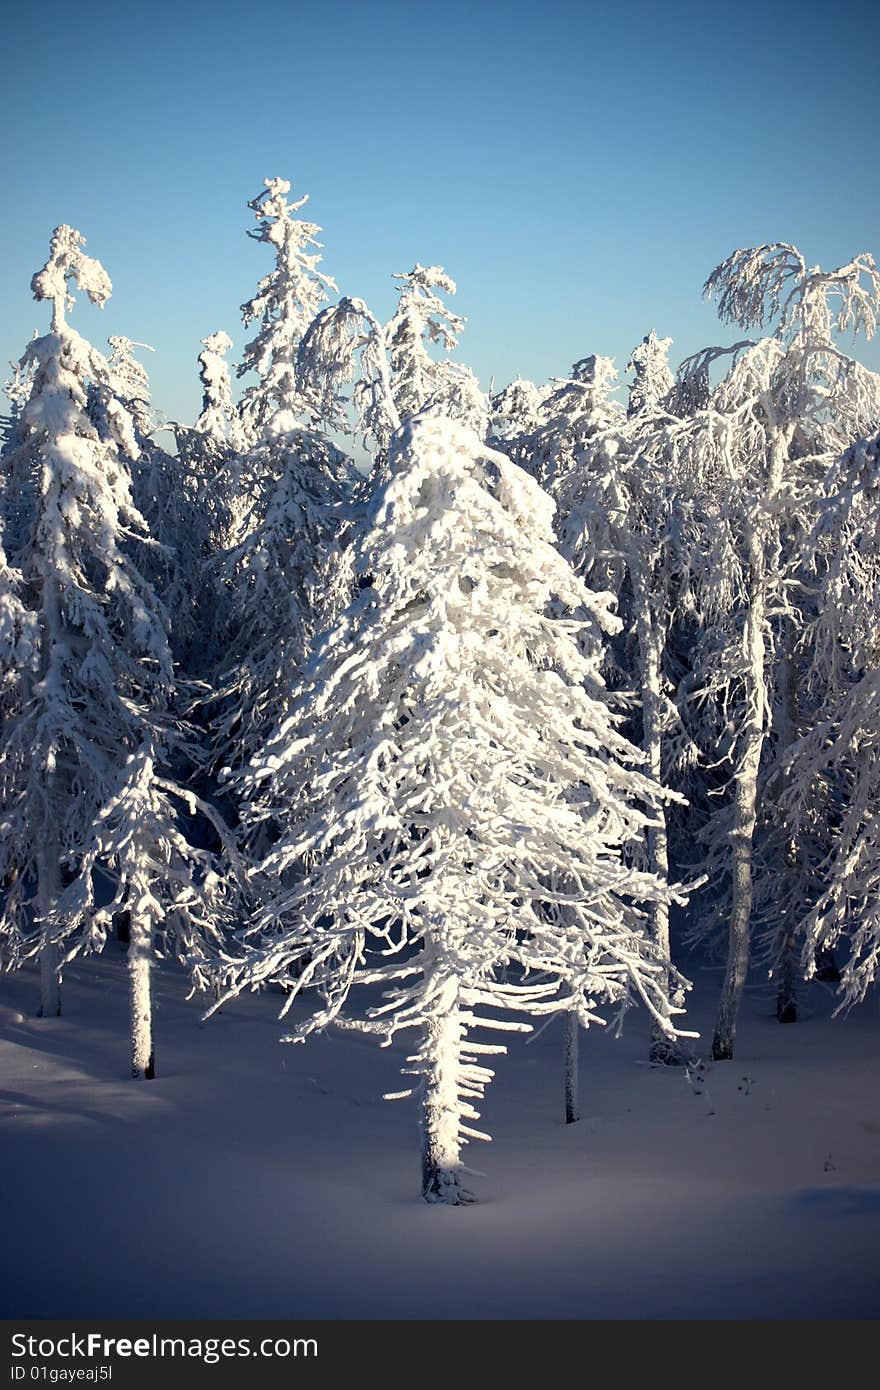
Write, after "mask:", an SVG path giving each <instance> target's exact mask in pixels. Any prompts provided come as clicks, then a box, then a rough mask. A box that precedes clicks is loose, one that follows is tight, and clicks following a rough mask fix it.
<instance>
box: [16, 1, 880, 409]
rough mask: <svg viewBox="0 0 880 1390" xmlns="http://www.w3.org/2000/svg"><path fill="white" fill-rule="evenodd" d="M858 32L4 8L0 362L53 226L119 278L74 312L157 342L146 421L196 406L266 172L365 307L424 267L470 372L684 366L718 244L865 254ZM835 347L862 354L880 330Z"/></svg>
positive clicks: (722, 11)
mask: <svg viewBox="0 0 880 1390" xmlns="http://www.w3.org/2000/svg"><path fill="white" fill-rule="evenodd" d="M878 38H880V19H878V15H877V11H876V10H875V11H874V13H873V14H872V13H871V11H870V10H869V8H868V7H867V6H863V5H861V4H853V3H849V2H848V0H843V2H842V3H838V4H835V5H833V6H832V5H819V4H814V5H811V4H810V3H808V2H807V3H802V4H799V5H795V4H793V3H786V4H782V3H779V0H765V3H754V0H746V3H741V4H738V5H735V6H728V7H725V8H722V7H720V6H716V5H709V4H706V3H704V2H703V0H701V2H700V3H696V2H694V3H692V0H669V3H666V4H662V5H661V4H650V3H646V0H633V2H632V3H630V4H629V5H627V6H626V7H625V8H623V7H618V6H611V5H608V4H603V5H598V4H593V3H591V2H590V0H581V3H578V4H570V3H564V2H563V0H546V2H545V3H542V4H526V3H521V0H508V2H507V3H498V0H488V2H486V0H484V2H483V3H480V0H476V2H475V3H471V4H466V3H461V2H460V0H444V3H442V4H437V5H436V6H429V5H426V4H424V3H411V4H403V3H397V0H373V3H370V2H369V0H362V2H361V3H357V4H355V3H352V2H351V0H325V3H323V4H321V5H314V4H311V5H308V6H306V5H302V4H300V3H299V0H289V3H278V0H263V2H262V3H261V4H260V5H259V6H256V7H245V6H244V5H231V4H228V3H225V0H217V3H214V4H208V3H201V0H199V3H191V2H190V3H188V2H187V0H181V3H178V4H170V3H167V0H159V2H158V3H154V4H152V5H147V6H143V7H140V6H139V7H137V8H133V7H125V8H123V7H122V6H121V5H118V4H116V3H114V4H105V3H100V4H91V5H89V4H86V5H85V6H84V7H82V8H81V9H79V10H74V8H73V7H71V6H70V4H69V3H64V4H60V3H57V2H56V0H46V3H42V4H40V5H35V6H32V7H29V8H27V9H25V8H24V7H19V8H18V9H17V10H15V11H13V12H11V13H10V14H7V17H6V19H5V21H4V27H3V32H2V40H3V47H4V48H5V55H4V62H3V71H2V82H0V111H2V127H0V128H2V130H3V133H4V140H3V144H4V165H5V168H4V178H3V195H2V200H3V217H2V219H0V253H2V255H0V264H2V267H3V272H2V273H3V285H2V302H3V309H4V312H3V315H2V320H0V361H2V362H5V361H6V360H7V359H8V358H10V357H12V356H17V355H18V354H19V353H20V352H21V350H22V349H23V347H24V344H25V343H26V341H27V339H28V338H29V337H30V336H31V334H32V332H33V329H34V328H35V327H38V328H39V329H40V331H41V332H42V331H44V330H45V328H46V326H47V323H48V312H47V310H46V308H45V306H42V305H37V304H35V303H33V301H32V300H31V297H30V293H29V288H28V287H29V282H30V276H31V274H32V273H33V271H34V270H35V269H37V268H38V267H39V266H40V265H41V264H42V263H43V260H44V259H45V254H46V251H47V248H48V239H49V234H50V232H51V229H52V227H53V226H54V225H55V224H56V223H58V222H69V223H71V224H73V225H74V226H76V227H78V228H79V229H80V230H81V231H82V232H83V233H84V234H85V236H86V238H87V250H88V251H89V252H90V254H92V255H95V256H97V257H98V258H99V259H100V260H102V261H103V262H104V264H105V266H106V267H107V269H108V271H109V273H110V275H111V277H112V279H113V282H114V294H113V298H112V299H111V301H110V303H109V304H108V306H107V308H106V309H105V310H104V311H103V313H102V314H101V313H99V312H98V311H97V310H96V309H93V308H92V307H91V306H88V305H84V304H83V303H82V301H81V300H80V301H78V304H77V308H76V309H75V310H74V317H73V322H74V323H75V324H76V326H77V327H78V328H79V330H80V332H82V333H84V334H85V335H86V336H87V337H89V338H91V339H92V341H94V342H96V343H99V344H100V343H103V341H104V340H105V339H106V337H107V335H108V334H109V333H113V332H116V333H126V334H128V336H130V337H132V338H138V339H142V340H145V341H146V342H149V343H152V344H153V345H154V346H155V348H156V349H157V351H156V353H155V354H154V355H152V356H150V358H149V367H150V370H151V375H152V380H153V388H154V397H155V400H156V403H157V405H158V406H159V407H160V408H161V409H163V410H164V411H165V413H166V414H167V415H168V416H169V417H171V418H179V419H183V420H189V419H191V418H193V416H194V414H195V413H196V411H197V409H198V402H199V398H200V394H199V386H198V380H197V373H196V356H197V353H198V351H199V340H200V339H201V338H202V337H204V336H205V335H206V334H207V333H209V332H212V331H214V330H215V329H217V328H225V329H226V331H227V332H228V333H229V334H230V336H231V337H232V339H233V341H234V344H235V348H236V349H240V347H241V345H242V343H243V341H244V331H243V328H242V325H241V322H240V318H239V305H240V304H241V303H242V301H243V300H245V299H246V298H248V297H249V296H250V295H251V294H252V293H253V290H254V287H255V285H256V282H257V280H258V279H259V278H260V276H261V275H263V274H264V273H265V272H266V270H267V269H268V268H269V265H270V257H269V253H268V251H267V249H266V248H264V247H261V246H258V245H257V244H256V243H255V242H253V241H252V240H250V239H248V238H247V237H246V236H245V234H244V233H245V228H246V227H247V226H248V225H252V221H251V218H252V215H251V214H250V212H249V211H248V209H247V207H246V203H247V201H248V199H249V198H252V197H254V196H255V195H256V194H257V193H258V192H259V190H260V188H261V187H262V180H263V178H264V177H266V176H267V175H274V174H278V175H281V176H282V177H285V178H289V179H290V180H291V182H292V184H293V190H294V193H300V192H308V193H310V194H311V201H310V202H309V204H308V209H307V214H308V215H310V216H311V217H312V218H313V219H314V220H315V221H317V222H319V223H320V224H321V225H322V227H323V228H324V233H323V237H322V239H323V241H324V245H325V260H324V266H323V268H324V269H325V270H326V271H327V272H328V273H330V274H332V275H333V276H334V277H335V278H336V280H337V282H338V284H339V288H340V291H341V292H342V293H346V294H353V295H360V296H361V297H363V298H364V299H366V300H367V301H368V303H370V304H371V306H372V307H373V308H374V310H375V311H376V312H377V313H378V314H380V315H384V314H386V313H388V312H389V311H390V309H391V306H392V303H393V297H394V291H393V287H392V282H391V279H390V276H391V274H392V272H394V271H400V270H404V269H407V268H408V267H409V266H411V265H412V264H413V263H414V262H415V261H417V260H418V261H421V262H422V263H423V264H434V263H440V264H442V265H444V266H445V267H446V269H447V270H448V271H449V273H450V274H452V275H453V277H454V278H455V279H456V280H457V282H458V288H459V293H458V297H457V300H456V301H455V308H456V309H457V310H458V311H459V312H460V313H462V314H464V315H465V316H466V317H467V319H468V327H467V330H466V333H465V335H464V336H463V338H462V342H461V346H460V349H459V353H458V356H459V357H460V358H461V359H462V360H463V361H467V362H468V363H469V364H470V365H471V366H472V367H473V368H474V369H475V371H476V372H477V373H478V375H479V376H480V378H481V380H482V381H483V384H484V385H486V386H488V384H489V381H490V378H492V377H493V376H494V378H495V381H496V383H497V384H499V385H500V384H502V383H503V382H504V381H506V380H509V379H510V378H511V377H513V376H515V375H517V374H522V375H524V376H531V377H535V378H537V379H541V380H543V379H546V377H548V376H549V375H551V374H560V373H564V372H565V371H566V370H567V368H568V366H569V364H570V363H571V362H572V361H574V360H575V359H576V358H579V357H582V356H584V355H585V354H587V353H589V352H601V353H605V354H609V355H612V356H614V357H616V358H617V360H618V366H619V367H620V368H621V369H622V368H623V366H624V364H625V362H626V357H627V355H628V352H629V349H630V348H631V347H632V346H633V344H634V343H635V342H636V341H638V340H639V339H640V338H641V337H642V336H643V334H644V333H646V332H647V331H648V329H650V328H656V329H657V331H658V332H660V333H661V334H663V335H666V336H671V337H672V338H673V339H674V346H673V349H672V356H673V359H674V360H675V361H678V360H680V358H682V357H684V356H686V355H687V354H689V353H690V352H692V351H695V350H696V349H697V348H698V347H700V346H702V345H704V344H705V343H708V342H719V341H728V340H729V338H730V335H731V331H730V330H728V329H726V328H724V327H722V326H720V325H718V324H717V320H716V318H715V314H714V311H713V309H712V306H711V305H708V304H705V303H703V302H701V297H700V293H701V286H702V284H703V281H704V280H705V278H706V275H707V274H708V272H709V271H710V270H711V269H712V267H713V266H714V265H715V264H716V263H717V262H718V261H720V260H721V259H723V258H724V257H725V256H726V255H727V254H728V253H729V252H730V251H731V250H732V249H733V248H734V247H736V246H743V245H755V244H758V243H760V242H762V241H775V240H783V241H792V242H794V243H795V244H796V245H797V246H799V247H800V248H801V250H802V251H803V253H804V254H805V256H806V257H807V258H808V259H809V261H810V262H811V263H820V264H822V265H823V266H833V265H837V264H840V263H841V262H843V261H846V260H848V259H849V258H850V256H852V255H853V254H854V253H855V252H857V251H861V250H870V251H873V252H874V254H875V255H876V256H878V257H880V234H878V229H880V216H878V213H880V180H878V160H877V140H878V105H877V101H876V93H875V90H874V89H875V85H876V84H875V73H874V68H875V66H876V65H875V62H874V59H875V56H876V52H877V40H878ZM304 215H306V214H304ZM857 355H859V356H860V357H861V358H862V360H863V361H865V362H867V363H868V364H869V365H871V366H874V367H880V348H878V344H877V342H876V340H875V343H874V344H872V345H870V346H867V347H866V346H865V345H862V346H861V347H859V348H858V349H857ZM232 356H233V359H235V356H236V353H235V351H233V354H232Z"/></svg>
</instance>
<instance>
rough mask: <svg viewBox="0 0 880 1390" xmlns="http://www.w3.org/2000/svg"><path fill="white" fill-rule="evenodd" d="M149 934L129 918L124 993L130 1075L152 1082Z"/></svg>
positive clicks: (150, 953)
mask: <svg viewBox="0 0 880 1390" xmlns="http://www.w3.org/2000/svg"><path fill="white" fill-rule="evenodd" d="M152 947H153V943H152V933H151V932H150V930H149V927H148V925H147V924H145V923H144V921H143V920H142V919H141V918H138V917H133V918H132V921H131V927H130V940H129V944H128V993H129V1002H130V1006H131V1074H132V1076H134V1077H143V1078H144V1079H145V1080H147V1081H152V1079H153V1077H154V1076H155V1075H156V1070H155V1063H154V1058H153V1004H152V998H151V988H150V973H151V969H152V964H153V950H152Z"/></svg>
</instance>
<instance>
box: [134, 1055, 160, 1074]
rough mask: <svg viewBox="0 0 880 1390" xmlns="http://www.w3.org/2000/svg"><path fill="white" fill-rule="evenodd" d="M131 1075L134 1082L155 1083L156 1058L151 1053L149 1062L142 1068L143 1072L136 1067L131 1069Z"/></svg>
mask: <svg viewBox="0 0 880 1390" xmlns="http://www.w3.org/2000/svg"><path fill="white" fill-rule="evenodd" d="M131 1074H132V1077H133V1078H134V1080H135V1081H155V1079H156V1056H155V1053H153V1052H151V1053H150V1060H149V1061H148V1062H147V1065H146V1066H145V1067H144V1070H143V1071H141V1070H140V1069H139V1068H138V1067H132V1069H131Z"/></svg>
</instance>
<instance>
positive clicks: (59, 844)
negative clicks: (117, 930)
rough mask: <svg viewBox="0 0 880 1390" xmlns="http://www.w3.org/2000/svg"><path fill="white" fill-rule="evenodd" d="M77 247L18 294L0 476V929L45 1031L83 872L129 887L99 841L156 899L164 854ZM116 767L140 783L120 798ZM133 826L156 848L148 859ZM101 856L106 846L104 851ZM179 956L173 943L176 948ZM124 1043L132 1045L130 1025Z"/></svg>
mask: <svg viewBox="0 0 880 1390" xmlns="http://www.w3.org/2000/svg"><path fill="white" fill-rule="evenodd" d="M82 245H83V238H82V236H81V235H80V233H79V232H76V231H74V230H73V229H72V228H70V227H67V226H62V227H58V228H56V230H55V232H54V233H53V236H52V244H51V249H50V255H49V259H48V261H47V263H46V265H45V266H44V267H43V269H42V270H41V271H39V272H38V273H37V274H36V275H35V276H34V278H33V281H32V288H33V292H34V296H35V298H36V299H38V300H44V299H47V300H49V301H50V302H51V303H52V311H53V312H52V328H51V331H50V332H49V333H48V334H46V335H44V336H43V337H40V338H36V339H35V340H34V341H33V342H32V343H31V344H30V345H29V346H28V348H27V350H26V352H25V354H24V358H23V363H24V364H25V365H28V364H32V365H33V385H32V390H31V394H30V397H29V399H28V401H27V404H26V405H25V407H24V410H23V413H22V419H21V428H20V431H19V443H18V445H17V448H16V450H13V451H12V452H11V453H10V454H7V455H5V456H4V460H3V463H4V469H5V470H6V474H7V476H8V475H9V473H10V472H13V471H14V470H15V469H16V468H21V467H23V464H22V458H21V455H22V454H24V455H26V456H27V461H28V466H29V467H30V468H32V469H33V470H34V471H35V472H36V473H37V475H38V479H39V482H38V489H37V495H36V498H35V504H34V518H33V524H32V528H31V531H30V534H29V535H28V536H27V537H26V538H25V539H24V541H23V542H22V544H21V545H20V546H19V547H18V548H17V551H16V553H15V555H14V556H12V560H13V563H14V572H11V582H7V581H6V580H4V594H3V611H4V632H5V640H4V662H5V663H6V664H5V669H4V681H3V713H4V716H5V718H4V728H3V740H2V745H0V818H2V831H3V833H2V836H0V879H2V880H3V881H4V883H5V884H6V885H7V891H6V895H5V900H4V903H3V911H2V918H0V928H2V935H3V943H4V948H5V949H4V954H5V956H6V959H7V962H8V963H10V964H12V965H16V964H19V963H20V962H21V961H23V960H24V959H27V958H30V957H32V956H33V955H35V954H39V958H40V964H41V980H42V1013H43V1014H44V1016H50V1015H53V1014H57V1013H59V1012H60V1007H61V1000H60V976H61V968H62V966H63V964H64V962H65V961H66V960H69V959H71V958H72V957H73V956H74V955H76V954H77V953H78V952H79V951H82V950H92V949H96V947H97V946H99V945H100V944H102V942H103V939H104V935H105V932H106V914H105V915H104V916H103V917H102V916H101V915H100V914H98V915H97V917H96V915H95V913H94V912H92V911H91V907H90V908H89V910H88V911H86V910H85V909H83V910H82V911H78V912H74V911H72V910H70V911H68V906H72V905H73V904H74V903H75V902H79V903H83V904H88V905H92V906H93V905H94V892H95V884H94V881H93V880H94V875H93V870H94V868H95V867H96V866H97V865H98V864H99V863H100V867H101V870H102V873H103V875H104V877H105V879H106V877H107V876H108V875H109V876H110V878H111V880H115V882H116V884H117V887H119V884H120V878H119V875H120V874H121V873H123V872H124V873H125V875H126V876H127V877H131V875H132V874H133V873H134V871H135V860H134V858H133V857H132V854H133V851H132V849H131V847H130V846H129V848H128V849H127V850H126V852H125V855H123V854H122V851H121V850H119V852H118V854H117V852H116V850H114V854H116V858H115V859H114V857H113V854H111V855H110V857H109V858H107V857H104V856H103V854H102V853H101V852H100V851H99V849H97V848H96V846H97V845H100V844H103V841H102V838H101V837H102V834H105V833H107V834H109V832H110V829H111V828H112V827H114V826H116V823H117V821H118V819H119V817H122V819H125V817H126V816H127V817H128V818H129V822H130V823H131V824H134V823H135V822H136V821H139V819H143V826H142V828H141V829H140V830H139V831H138V835H137V844H138V850H137V856H138V857H137V874H138V882H139V883H140V884H141V885H142V886H143V885H144V884H147V883H148V882H152V883H154V884H155V885H157V887H156V888H154V889H153V892H154V894H155V893H158V891H159V888H158V886H159V885H162V884H163V883H165V882H166V881H168V880H169V874H168V872H167V866H166V867H163V868H162V870H161V871H160V870H159V868H158V867H157V863H156V862H154V860H161V859H163V858H164V857H166V854H167V853H170V851H168V850H167V846H168V845H173V844H176V837H177V834H178V832H177V829H176V827H175V824H174V820H173V818H172V816H171V812H170V802H169V801H168V797H169V796H170V795H171V794H172V787H171V784H170V783H168V782H164V781H162V780H160V779H159V778H158V776H157V774H156V773H155V757H156V756H157V753H161V752H162V750H163V749H164V748H165V747H166V746H167V741H168V737H169V728H168V717H167V706H168V704H169V702H170V700H171V698H172V696H173V693H174V673H173V666H172V658H171V652H170V648H169V644H168V636H167V615H166V613H165V611H164V609H163V607H162V604H161V602H160V601H159V599H158V598H157V596H156V594H155V592H154V590H153V589H152V587H151V586H150V584H149V583H148V582H147V580H145V578H144V577H143V574H142V572H141V571H140V570H139V568H138V567H137V565H136V564H135V563H134V561H133V559H132V557H131V554H130V546H131V544H132V543H133V542H135V541H137V540H139V539H143V540H146V539H148V537H147V531H146V525H145V522H144V519H143V517H142V516H141V515H140V513H139V512H138V510H137V508H136V507H135V505H134V503H133V501H132V492H131V480H130V477H129V474H128V471H127V467H126V460H127V459H129V458H132V457H134V458H136V457H137V453H138V446H137V442H136V440H135V437H134V428H133V425H132V421H131V418H130V416H129V415H128V413H127V411H126V410H125V407H124V406H123V405H122V404H121V403H120V402H119V401H118V400H116V398H115V397H114V396H113V395H112V391H111V388H110V370H109V366H108V363H107V361H106V359H105V358H104V357H102V356H101V354H100V353H98V352H96V350H95V349H94V348H92V347H91V346H90V345H89V344H88V343H87V342H86V341H85V340H84V339H83V338H81V337H80V335H79V334H78V333H77V332H76V331H75V330H74V329H72V328H71V327H70V326H69V325H68V324H67V323H66V322H65V310H66V309H68V308H69V307H70V306H71V304H72V302H73V299H72V295H71V294H70V283H71V282H72V281H75V282H77V283H78V284H79V286H80V288H81V289H84V290H85V291H86V293H87V294H88V295H89V298H90V299H91V300H92V301H93V302H94V303H97V304H99V305H103V304H104V303H105V302H106V300H107V298H108V296H109V294H110V289H111V285H110V280H109V277H108V276H107V273H106V271H105V270H104V268H103V267H102V266H101V265H100V263H99V262H98V261H95V260H93V259H91V258H90V257H87V256H85V254H84V253H83V251H82ZM90 388H91V389H90ZM90 394H91V396H92V399H93V400H94V399H96V398H99V399H100V401H101V407H102V408H101V416H102V422H103V426H104V428H103V430H101V431H99V429H98V428H97V427H96V425H95V423H94V422H93V420H92V418H91V416H90V414H89V410H88V404H89V397H90ZM10 633H11V634H12V638H10V636H9V634H10ZM133 766H135V767H138V768H139V769H140V772H139V775H138V777H137V779H135V780H133V779H132V776H131V769H132V767H133ZM150 787H152V791H150ZM178 795H180V794H179V793H178ZM151 797H152V800H151V799H150V798H151ZM163 798H164V800H163ZM163 814H165V816H166V819H165V821H164V823H163V824H162V825H161V826H160V821H161V816H162V815H163ZM114 818H115V819H114ZM148 821H149V825H150V835H151V836H153V832H154V831H155V836H154V837H153V838H151V839H150V840H149V842H147V840H146V839H145V838H144V836H145V835H146V829H147V822H148ZM117 828H118V827H117ZM120 833H121V832H120ZM118 842H119V836H118V835H117V838H116V840H115V841H114V840H113V839H112V835H111V838H110V840H108V841H107V843H108V844H111V843H113V844H118ZM126 856H127V857H126ZM189 864H190V868H191V870H192V872H191V876H190V883H189V887H188V890H187V891H188V892H189V893H190V894H191V896H192V899H193V900H194V899H195V898H197V897H199V895H200V894H202V893H203V892H205V891H207V889H208V887H210V890H211V892H213V891H214V885H213V884H211V885H206V883H205V881H204V873H203V864H202V861H201V859H200V858H199V856H197V855H195V854H193V855H192V856H191V857H190V859H189ZM123 866H124V868H123ZM65 879H66V880H67V882H65V881H64V880H65ZM174 879H175V882H174V894H173V898H172V899H171V900H170V901H171V905H173V906H174V908H175V910H179V909H180V905H181V901H182V897H184V896H185V894H184V891H183V884H182V876H181V874H179V873H177V872H175V874H174ZM119 891H121V889H120V890H119ZM162 891H163V892H164V890H162ZM126 901H127V902H128V901H130V905H131V909H132V940H133V941H140V940H142V930H141V924H140V923H139V921H138V920H137V913H138V911H139V910H140V908H139V905H138V904H139V901H140V900H135V899H134V898H131V899H130V900H129V898H126ZM147 906H149V904H148V905H147ZM150 911H152V908H150ZM147 915H148V916H149V912H148V914H147ZM197 915H198V914H196V913H195V912H194V911H192V912H191V913H190V917H191V920H196V918H197ZM151 920H152V919H151ZM182 939H184V940H186V941H187V942H189V939H190V938H189V936H188V935H187V933H186V932H184V933H183V937H182ZM138 961H139V952H138V950H135V951H133V952H132V954H131V956H130V965H131V970H132V974H133V976H134V975H138V978H139V980H140V984H139V985H138V987H137V988H136V989H135V988H134V986H133V1000H134V999H135V998H136V999H137V1000H142V999H143V970H142V969H141V968H140V966H139V965H138ZM132 1025H133V1032H134V1033H136V1034H137V1036H138V1037H139V1038H140V1039H141V1040H143V1036H144V1031H143V1026H142V1025H139V1024H138V1021H137V1019H136V1018H135V1017H134V1016H133V1018H132ZM138 1057H139V1059H140V1061H141V1062H143V1061H144V1058H143V1056H142V1055H141V1053H140V1052H139V1053H138Z"/></svg>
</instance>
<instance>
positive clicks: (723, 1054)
mask: <svg viewBox="0 0 880 1390" xmlns="http://www.w3.org/2000/svg"><path fill="white" fill-rule="evenodd" d="M712 1061H713V1062H732V1061H733V1043H732V1042H724V1041H723V1040H722V1039H721V1038H719V1037H718V1036H717V1034H716V1036H715V1037H714V1038H713V1039H712Z"/></svg>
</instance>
